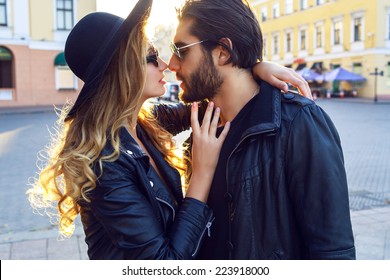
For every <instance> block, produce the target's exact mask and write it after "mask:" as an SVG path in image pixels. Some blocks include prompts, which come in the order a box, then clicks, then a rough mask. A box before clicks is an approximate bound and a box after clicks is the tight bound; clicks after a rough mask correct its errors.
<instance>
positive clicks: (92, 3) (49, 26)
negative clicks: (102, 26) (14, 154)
mask: <svg viewBox="0 0 390 280" xmlns="http://www.w3.org/2000/svg"><path fill="white" fill-rule="evenodd" d="M93 11H96V0H0V108H1V107H20V106H38V105H53V104H54V105H57V104H64V103H65V101H66V100H69V99H73V100H74V99H75V97H77V94H78V92H79V90H80V88H81V87H82V82H81V81H79V80H78V79H77V77H76V76H74V75H73V74H72V72H71V71H70V70H69V68H68V67H67V65H66V62H65V59H64V56H63V50H64V44H65V40H66V38H67V36H68V34H69V31H70V30H71V28H72V27H73V26H74V24H75V23H76V22H77V21H78V20H79V19H80V18H82V17H83V16H84V15H86V14H87V13H90V12H93Z"/></svg>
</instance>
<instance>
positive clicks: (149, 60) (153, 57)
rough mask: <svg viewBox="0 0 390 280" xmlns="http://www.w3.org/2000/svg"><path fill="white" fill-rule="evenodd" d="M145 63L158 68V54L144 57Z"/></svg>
mask: <svg viewBox="0 0 390 280" xmlns="http://www.w3.org/2000/svg"><path fill="white" fill-rule="evenodd" d="M146 62H147V63H153V65H154V66H156V67H158V54H157V53H156V54H152V55H148V56H147V57H146Z"/></svg>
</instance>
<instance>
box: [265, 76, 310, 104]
mask: <svg viewBox="0 0 390 280" xmlns="http://www.w3.org/2000/svg"><path fill="white" fill-rule="evenodd" d="M260 85H261V88H262V91H263V92H267V93H268V94H277V95H280V102H281V103H282V106H283V105H284V106H286V105H287V106H291V105H295V106H299V107H303V106H307V105H315V103H314V101H313V100H311V99H309V98H306V97H304V96H302V95H300V94H299V93H298V91H294V90H289V91H288V92H286V93H284V92H282V91H281V90H280V89H278V88H276V87H274V86H272V85H270V84H268V83H266V82H264V81H262V82H261V84H260ZM278 99H279V98H278Z"/></svg>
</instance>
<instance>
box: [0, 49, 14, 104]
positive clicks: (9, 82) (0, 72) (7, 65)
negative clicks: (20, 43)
mask: <svg viewBox="0 0 390 280" xmlns="http://www.w3.org/2000/svg"><path fill="white" fill-rule="evenodd" d="M12 61H13V56H12V53H11V52H10V51H9V50H8V49H7V48H4V47H0V100H12V99H13V97H12V95H13V90H12V88H13V75H12Z"/></svg>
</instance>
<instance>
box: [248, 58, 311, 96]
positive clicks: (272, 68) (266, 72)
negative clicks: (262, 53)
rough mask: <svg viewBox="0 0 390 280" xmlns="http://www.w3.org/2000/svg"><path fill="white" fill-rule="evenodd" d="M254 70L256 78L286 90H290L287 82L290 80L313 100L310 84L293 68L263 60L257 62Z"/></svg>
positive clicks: (300, 91) (304, 94)
mask: <svg viewBox="0 0 390 280" xmlns="http://www.w3.org/2000/svg"><path fill="white" fill-rule="evenodd" d="M252 70H253V75H254V76H255V77H256V78H260V79H262V80H264V81H266V82H267V83H269V84H271V85H273V86H274V87H277V88H279V89H281V90H283V91H284V92H287V91H288V86H287V83H286V82H288V83H290V84H292V85H293V86H294V87H296V88H297V89H298V90H299V93H300V94H302V95H303V96H305V97H307V98H310V99H312V100H313V96H312V94H311V90H310V87H309V84H308V83H307V82H306V80H305V79H304V78H302V77H301V76H300V75H299V74H298V73H296V72H295V71H294V70H293V69H291V68H287V67H284V66H282V65H279V64H276V63H272V62H268V61H262V62H260V63H256V65H255V66H254V67H253V69H252Z"/></svg>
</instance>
